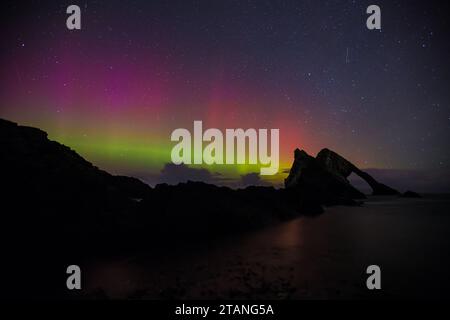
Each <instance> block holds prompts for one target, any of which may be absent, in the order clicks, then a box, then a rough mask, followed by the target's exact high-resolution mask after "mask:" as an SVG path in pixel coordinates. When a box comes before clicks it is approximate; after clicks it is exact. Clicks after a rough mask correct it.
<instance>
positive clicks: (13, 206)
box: [0, 119, 395, 298]
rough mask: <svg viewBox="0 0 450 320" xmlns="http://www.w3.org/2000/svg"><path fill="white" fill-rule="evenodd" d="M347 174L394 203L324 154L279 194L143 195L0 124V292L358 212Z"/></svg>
mask: <svg viewBox="0 0 450 320" xmlns="http://www.w3.org/2000/svg"><path fill="white" fill-rule="evenodd" d="M351 172H355V173H357V174H359V175H360V176H361V177H363V178H365V179H366V181H368V183H369V184H371V186H373V188H374V193H376V194H387V193H395V190H393V189H390V188H389V187H386V186H384V185H382V184H380V183H378V182H377V181H375V180H374V179H373V178H371V177H370V176H368V175H367V174H365V173H364V172H362V171H360V170H358V169H357V168H356V167H354V166H353V165H352V164H351V163H350V162H348V161H347V160H345V159H343V158H342V157H340V156H338V155H337V154H335V153H332V152H331V151H329V150H328V151H326V149H325V151H323V152H321V153H320V154H319V156H318V157H317V158H313V157H310V156H308V155H307V154H306V152H304V151H299V150H296V152H295V161H294V165H293V167H292V169H291V173H290V175H289V177H288V179H286V187H287V188H285V189H279V190H277V189H274V188H272V187H247V188H245V189H241V190H232V189H230V188H226V187H218V186H215V185H210V184H205V183H200V182H188V183H182V184H178V185H176V186H169V185H158V186H157V187H155V188H150V187H149V186H148V185H146V184H144V183H143V182H141V181H139V180H138V179H135V178H131V177H124V176H114V175H111V174H109V173H107V172H105V171H103V170H100V169H98V168H97V167H95V166H94V165H92V164H91V163H90V162H88V161H86V160H85V159H83V158H82V157H81V156H80V155H78V154H77V153H76V152H75V151H73V150H71V149H70V148H68V147H66V146H64V145H62V144H60V143H57V142H54V141H50V140H48V138H47V134H46V133H45V132H44V131H42V130H39V129H36V128H31V127H25V126H19V125H17V124H15V123H13V122H10V121H6V120H2V119H0V177H1V181H0V192H1V194H2V198H1V203H0V206H1V212H2V223H1V227H2V230H1V232H0V241H1V243H2V244H3V248H2V274H3V275H4V279H5V280H4V282H3V283H2V288H3V289H4V292H6V293H7V294H8V295H9V296H24V295H25V296H26V295H27V292H26V291H25V292H24V291H23V290H27V289H26V288H30V287H31V288H58V289H57V290H56V291H58V292H55V291H53V289H51V290H50V289H49V290H47V291H46V290H44V291H40V292H39V296H40V297H41V298H44V297H45V295H46V294H48V295H50V296H59V295H60V294H62V295H66V294H67V290H66V289H65V287H64V286H63V285H61V283H65V276H66V275H65V268H67V266H69V265H71V264H73V263H74V261H82V259H85V258H86V257H89V256H92V255H110V254H114V255H117V254H120V252H124V251H126V252H128V253H129V252H130V250H143V249H144V250H145V249H146V248H149V247H151V246H153V247H157V248H161V249H163V248H169V247H171V246H174V245H175V246H176V245H177V244H179V243H180V242H183V243H184V242H186V241H191V240H194V241H195V239H196V238H199V239H201V240H202V241H205V239H207V241H209V240H210V239H213V238H214V237H221V236H222V235H224V234H229V233H234V232H242V231H244V230H250V229H253V228H258V227H262V226H265V225H269V224H273V223H277V222H279V221H283V220H286V219H290V218H293V217H295V216H298V215H299V214H303V215H305V214H306V215H314V214H320V213H322V212H323V209H322V205H323V204H325V205H332V204H348V205H353V204H357V202H356V201H355V199H360V198H364V195H363V194H362V193H361V192H359V191H358V190H356V189H355V188H353V187H352V186H351V185H350V184H349V183H348V181H347V179H346V178H347V177H348V175H349V174H350V173H351ZM30 267H31V268H32V270H33V272H32V273H30ZM24 288H25V289H24Z"/></svg>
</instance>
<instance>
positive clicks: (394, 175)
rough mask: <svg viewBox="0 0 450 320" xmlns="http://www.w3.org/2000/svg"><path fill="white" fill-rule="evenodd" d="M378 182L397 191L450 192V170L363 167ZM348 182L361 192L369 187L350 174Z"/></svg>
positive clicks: (366, 190) (368, 190)
mask: <svg viewBox="0 0 450 320" xmlns="http://www.w3.org/2000/svg"><path fill="white" fill-rule="evenodd" d="M364 171H366V172H367V173H368V174H370V175H371V176H373V177H374V178H375V179H377V180H378V181H379V182H381V183H384V184H387V185H388V186H390V187H393V188H396V189H398V190H399V191H406V190H413V191H416V192H422V193H447V192H450V172H446V171H439V170H427V171H425V170H401V169H364ZM349 180H350V182H351V183H352V184H353V185H354V186H355V187H356V188H358V189H360V190H361V191H363V192H370V191H371V189H370V187H369V186H368V185H367V183H366V182H365V181H363V180H362V179H360V178H359V177H357V176H356V175H354V174H352V175H351V176H350V178H349Z"/></svg>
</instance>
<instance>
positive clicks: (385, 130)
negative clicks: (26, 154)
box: [0, 1, 450, 184]
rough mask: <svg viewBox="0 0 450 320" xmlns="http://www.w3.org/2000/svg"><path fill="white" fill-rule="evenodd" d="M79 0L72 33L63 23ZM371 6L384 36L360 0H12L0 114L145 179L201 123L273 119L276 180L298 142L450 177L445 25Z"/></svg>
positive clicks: (423, 8) (436, 16)
mask: <svg viewBox="0 0 450 320" xmlns="http://www.w3.org/2000/svg"><path fill="white" fill-rule="evenodd" d="M72 3H73V4H78V5H79V6H80V7H81V10H82V26H83V27H82V30H80V31H69V30H67V29H66V27H65V19H66V17H67V15H66V13H65V8H66V7H67V6H68V5H69V4H72ZM378 3H379V4H380V6H381V7H382V10H383V29H382V31H381V32H379V31H369V30H367V28H366V27H365V19H366V17H367V16H366V15H365V8H366V7H367V5H369V4H370V3H369V2H368V1H323V2H320V4H319V2H317V1H167V2H162V1H127V2H123V1H71V2H70V1H59V2H56V1H53V2H50V1H32V2H30V3H23V4H18V3H16V2H14V1H7V4H6V5H5V9H4V11H5V12H8V15H9V17H6V18H5V19H4V20H3V24H4V25H5V26H4V27H3V28H2V31H1V32H2V43H3V46H2V47H3V48H2V52H1V59H0V63H1V70H2V71H1V72H2V73H1V78H0V84H1V88H0V101H1V106H0V117H3V118H6V119H9V120H12V121H15V122H19V123H21V124H25V125H31V126H35V127H39V128H41V129H43V130H45V131H47V132H48V133H49V137H50V138H51V139H54V140H57V141H59V142H61V143H64V144H66V145H68V146H70V147H71V148H73V149H74V150H76V151H77V152H78V153H80V154H81V155H82V156H83V157H85V158H86V159H87V160H89V161H91V162H92V163H94V164H95V165H96V166H98V167H100V168H102V169H105V170H107V171H110V172H112V173H117V174H126V175H133V176H137V177H140V178H142V179H144V180H146V181H148V182H150V183H154V182H155V181H158V176H159V173H160V172H161V170H162V169H163V168H164V167H165V165H166V164H167V163H169V162H170V151H171V148H172V147H173V145H174V143H173V142H171V141H170V133H171V132H172V131H173V130H174V129H176V128H183V127H184V128H191V127H192V123H193V121H194V120H202V121H203V123H204V124H205V126H206V127H215V128H219V129H225V128H244V129H245V128H279V129H280V168H281V170H280V174H279V175H277V176H274V177H272V178H271V179H272V182H275V183H277V184H278V183H280V182H281V181H282V179H283V178H284V177H285V175H286V174H285V173H283V170H285V169H287V168H289V167H290V165H291V162H292V156H293V150H294V149H295V148H296V147H299V148H302V149H305V150H307V151H308V152H309V153H310V154H316V153H317V152H318V151H319V150H320V149H321V148H323V147H328V148H330V149H333V150H336V151H338V152H339V153H341V154H342V155H344V156H345V157H347V158H349V159H352V161H354V162H355V164H357V165H358V166H361V167H363V168H377V169H386V170H388V169H395V170H421V171H425V172H427V171H433V172H435V171H437V170H438V171H442V172H444V173H448V172H449V171H450V166H449V161H450V159H449V157H450V151H449V149H448V137H449V133H450V107H449V101H450V96H449V92H448V83H447V82H448V79H449V68H448V62H447V61H446V60H447V58H448V57H447V56H448V44H447V41H446V40H445V39H446V34H445V33H444V31H445V29H446V27H447V26H448V25H447V24H448V22H447V21H446V20H445V19H444V16H443V15H442V14H441V13H439V12H438V11H437V10H436V9H433V10H431V9H429V8H428V7H427V5H426V4H425V2H419V1H416V2H413V1H378ZM446 81H447V82H446ZM203 169H208V170H209V171H210V172H211V173H220V176H221V177H223V178H224V179H235V178H238V177H239V176H240V175H244V174H248V173H253V172H258V171H259V170H258V168H255V166H246V165H235V166H214V167H212V168H211V167H205V166H203Z"/></svg>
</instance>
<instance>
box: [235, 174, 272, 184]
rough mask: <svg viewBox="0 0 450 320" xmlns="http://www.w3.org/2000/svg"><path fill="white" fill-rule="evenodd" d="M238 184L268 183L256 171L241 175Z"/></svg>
mask: <svg viewBox="0 0 450 320" xmlns="http://www.w3.org/2000/svg"><path fill="white" fill-rule="evenodd" d="M239 184H240V186H242V187H248V186H269V185H270V184H269V183H268V182H266V181H263V180H262V179H261V176H260V175H259V173H257V172H252V173H248V174H244V175H241V180H240V183H239Z"/></svg>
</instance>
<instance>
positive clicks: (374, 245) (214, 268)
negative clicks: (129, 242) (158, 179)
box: [85, 198, 450, 299]
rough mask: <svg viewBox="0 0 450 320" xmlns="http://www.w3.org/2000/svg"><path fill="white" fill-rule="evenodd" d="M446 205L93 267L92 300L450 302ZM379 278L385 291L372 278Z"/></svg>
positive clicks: (396, 204)
mask: <svg viewBox="0 0 450 320" xmlns="http://www.w3.org/2000/svg"><path fill="white" fill-rule="evenodd" d="M449 208H450V202H449V201H448V200H447V199H445V198H444V199H440V200H438V199H431V200H430V199H397V198H371V199H370V201H368V202H367V203H366V204H365V205H364V206H363V207H333V208H328V209H327V210H326V213H325V214H323V215H321V216H318V217H314V218H299V219H295V220H292V221H289V222H287V223H283V224H281V225H277V226H274V227H270V228H266V229H263V230H260V231H257V232H253V233H250V234H247V235H245V236H241V237H232V238H229V239H227V240H226V241H223V242H221V243H216V244H214V245H213V244H209V243H208V242H207V241H206V240H205V243H204V244H203V246H200V247H198V246H197V247H195V246H192V247H189V246H186V247H179V248H178V250H176V251H172V250H170V251H167V252H164V253H158V254H155V253H153V254H152V253H151V250H149V252H145V253H141V254H137V255H133V256H130V257H124V258H120V259H110V260H97V261H93V262H90V263H88V264H87V266H86V268H85V270H87V271H86V274H87V278H86V289H87V292H89V296H90V297H101V298H103V297H109V298H148V299H159V298H202V299H205V298H276V299H277V298H279V299H287V298H292V299H296V298H302V299H303V298H367V297H379V296H381V297H387V298H395V297H437V296H442V295H447V296H448V294H447V293H446V292H445V291H444V289H445V288H446V287H447V286H448V285H449V284H450V281H449V279H448V276H447V275H446V271H447V270H448V267H449V266H450V263H449V258H448V257H447V255H448V254H447V253H448V250H449V249H450V245H449V236H448V235H449V234H450V233H449V232H450V219H449V215H448V214H447V213H448V212H450V210H449ZM370 264H377V265H379V266H380V267H381V270H382V288H383V289H382V291H381V292H376V293H375V292H370V291H368V290H367V289H366V287H365V280H366V275H365V270H366V267H367V266H368V265H370Z"/></svg>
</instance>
